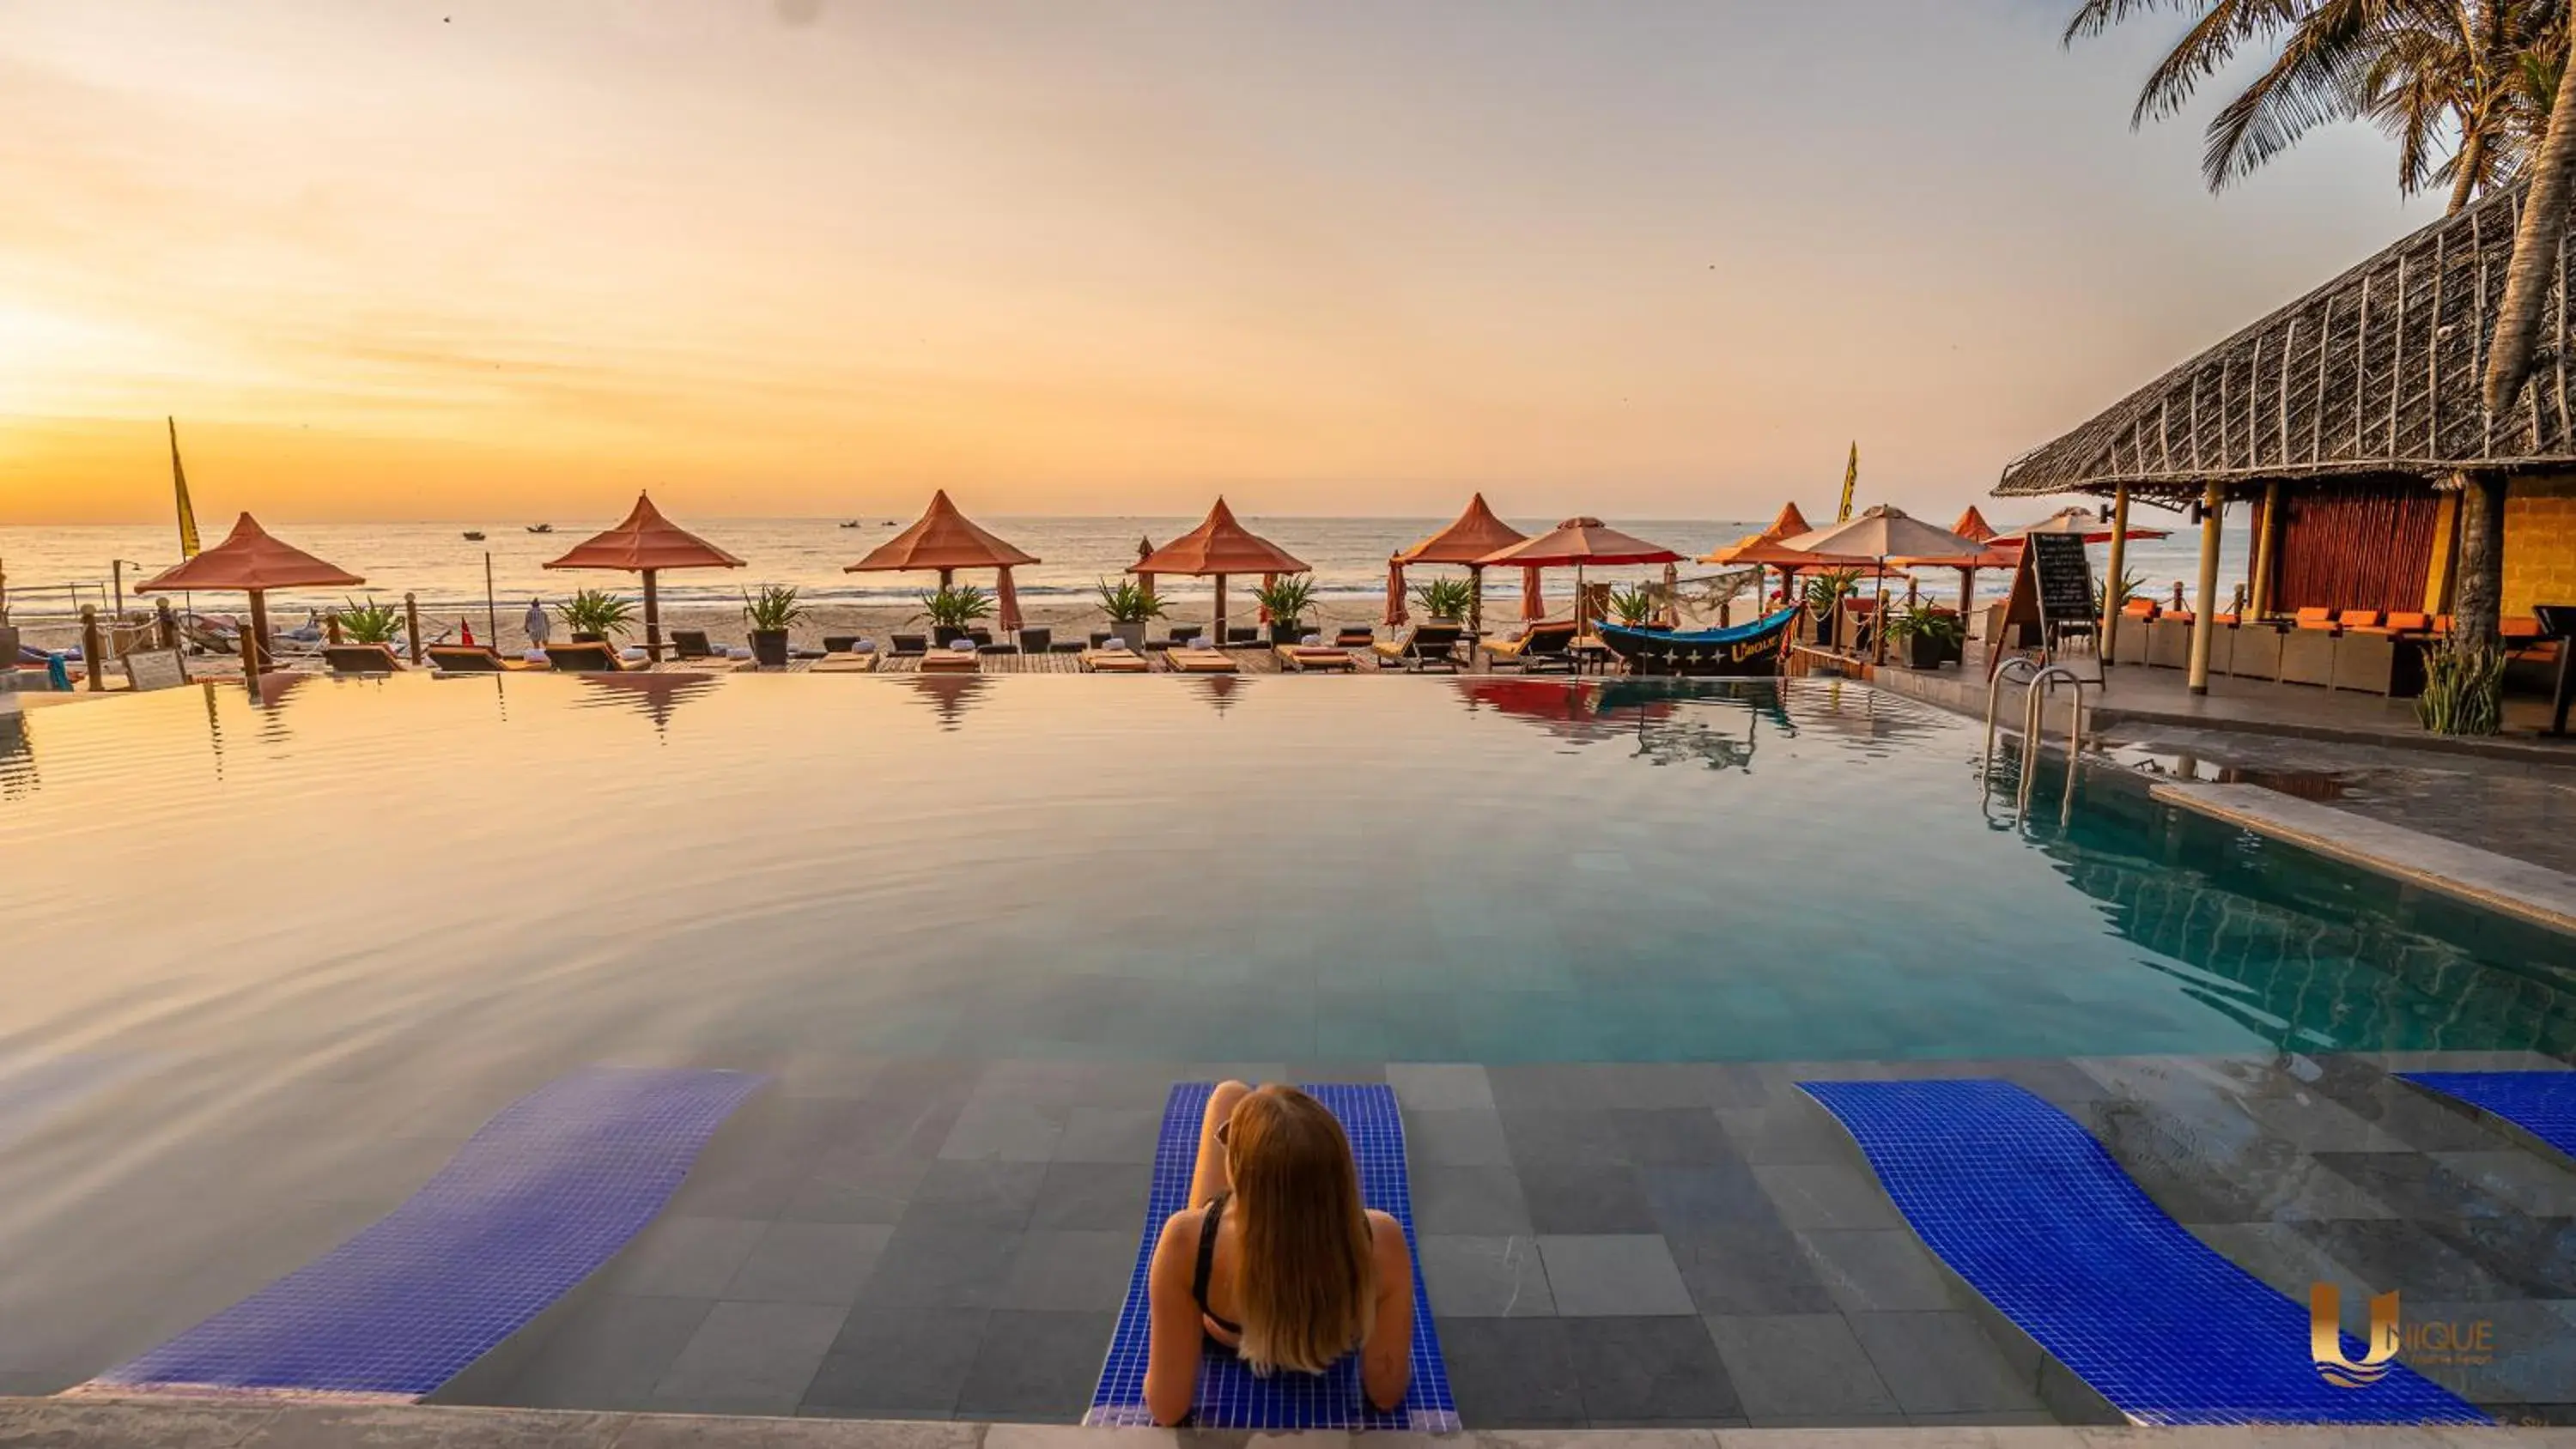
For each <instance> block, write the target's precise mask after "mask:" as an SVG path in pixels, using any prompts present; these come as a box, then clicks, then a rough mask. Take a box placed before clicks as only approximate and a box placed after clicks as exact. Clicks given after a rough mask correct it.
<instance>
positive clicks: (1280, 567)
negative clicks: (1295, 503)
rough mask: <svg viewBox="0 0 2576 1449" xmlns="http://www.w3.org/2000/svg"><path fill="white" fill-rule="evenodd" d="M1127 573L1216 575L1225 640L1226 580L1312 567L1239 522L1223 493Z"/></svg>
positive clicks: (1219, 632)
mask: <svg viewBox="0 0 2576 1449" xmlns="http://www.w3.org/2000/svg"><path fill="white" fill-rule="evenodd" d="M1127 572H1129V573H1131V574H1135V575H1137V576H1138V577H1140V578H1142V577H1145V576H1147V575H1152V574H1187V575H1189V576H1191V577H1193V578H1209V577H1213V578H1214V579H1215V580H1216V615H1215V617H1216V622H1215V623H1214V624H1211V625H1210V626H1209V627H1210V628H1211V629H1213V630H1215V631H1216V633H1215V637H1216V639H1217V641H1218V642H1219V643H1222V642H1224V640H1225V581H1226V579H1227V578H1228V577H1230V576H1232V575H1234V574H1260V575H1262V576H1264V577H1265V578H1267V577H1275V576H1277V575H1279V574H1302V573H1306V572H1308V569H1307V567H1306V564H1305V563H1304V562H1303V561H1302V560H1300V559H1299V558H1298V557H1297V556H1296V555H1295V554H1292V553H1290V552H1289V551H1288V550H1286V549H1284V548H1281V547H1280V546H1279V545H1277V544H1275V543H1272V542H1271V541H1270V540H1268V539H1266V538H1263V537H1262V536H1261V535H1259V534H1257V533H1254V532H1253V531H1252V530H1251V529H1248V528H1246V527H1244V526H1243V525H1242V524H1240V523H1237V522H1235V520H1234V510H1232V509H1230V508H1228V507H1226V506H1225V500H1224V499H1223V498H1219V499H1218V500H1217V501H1216V507H1214V508H1211V509H1209V510H1208V516H1207V517H1206V519H1204V520H1203V521H1201V522H1200V524H1199V526H1198V527H1196V528H1193V529H1191V530H1190V531H1189V532H1187V533H1185V534H1182V535H1181V536H1180V537H1178V538H1176V539H1173V540H1172V541H1171V542H1170V543H1167V544H1164V545H1163V546H1162V547H1161V548H1158V549H1156V550H1154V551H1153V552H1152V553H1150V554H1147V555H1146V556H1145V557H1143V558H1140V559H1138V560H1137V561H1136V562H1135V563H1133V564H1131V565H1129V566H1128V569H1127Z"/></svg>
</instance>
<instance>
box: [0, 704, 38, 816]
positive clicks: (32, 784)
mask: <svg viewBox="0 0 2576 1449" xmlns="http://www.w3.org/2000/svg"><path fill="white" fill-rule="evenodd" d="M43 785H44V782H43V781H42V780H40V779H38V778H37V775H36V751H35V747H34V746H33V745H31V744H30V743H28V740H27V717H26V716H25V715H23V714H19V713H16V712H14V711H13V712H11V713H9V714H0V799H16V798H17V797H19V796H21V795H32V794H34V793H36V791H37V790H39V789H41V788H43Z"/></svg>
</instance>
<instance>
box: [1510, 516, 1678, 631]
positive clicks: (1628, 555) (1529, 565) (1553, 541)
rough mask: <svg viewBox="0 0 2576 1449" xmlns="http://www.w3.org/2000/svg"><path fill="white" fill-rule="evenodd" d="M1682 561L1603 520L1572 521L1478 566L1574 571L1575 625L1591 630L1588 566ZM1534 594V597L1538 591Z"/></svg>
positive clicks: (1656, 544) (1523, 541)
mask: <svg viewBox="0 0 2576 1449" xmlns="http://www.w3.org/2000/svg"><path fill="white" fill-rule="evenodd" d="M1681 557H1682V556H1681V555H1680V554H1678V553H1675V552H1673V551H1672V550H1671V549H1668V548H1666V547H1664V546H1663V545H1662V544H1659V543H1648V542H1646V541H1645V540H1644V539H1642V538H1638V537H1636V536H1634V535H1632V534H1626V533H1621V532H1620V531H1619V530H1617V529H1615V528H1611V527H1609V526H1607V525H1605V524H1604V523H1602V521H1601V520H1600V519H1597V518H1569V519H1567V520H1565V521H1564V522H1563V523H1560V524H1558V525H1557V526H1556V527H1554V528H1552V529H1549V530H1548V531H1547V532H1545V533H1542V534H1540V535H1539V536H1538V537H1536V538H1526V539H1523V540H1521V541H1520V542H1519V543H1516V544H1513V545H1512V546H1510V547H1509V548H1504V549H1497V550H1496V551H1494V552H1492V553H1489V554H1487V555H1485V556H1484V557H1483V558H1482V559H1479V560H1477V562H1479V563H1484V564H1489V565H1490V564H1517V565H1519V566H1520V567H1521V568H1523V569H1526V570H1531V571H1535V570H1538V569H1544V568H1566V567H1571V568H1573V570H1574V608H1575V616H1576V617H1575V623H1576V625H1577V626H1578V627H1582V628H1589V627H1590V626H1591V623H1592V621H1591V620H1590V619H1588V618H1585V617H1583V616H1584V615H1585V614H1588V613H1589V612H1590V611H1589V610H1588V609H1586V608H1584V606H1583V570H1584V569H1585V567H1586V566H1596V567H1601V568H1612V567H1616V566H1618V565H1620V564H1659V563H1679V562H1681ZM1523 577H1525V578H1526V577H1528V575H1527V574H1524V575H1523ZM1531 593H1532V596H1533V597H1535V595H1536V590H1535V589H1533V590H1532V591H1531Z"/></svg>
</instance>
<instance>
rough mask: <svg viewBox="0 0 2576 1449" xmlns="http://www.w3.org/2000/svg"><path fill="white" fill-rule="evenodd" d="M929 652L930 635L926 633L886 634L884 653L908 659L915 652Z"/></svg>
mask: <svg viewBox="0 0 2576 1449" xmlns="http://www.w3.org/2000/svg"><path fill="white" fill-rule="evenodd" d="M929 652H930V636H929V635H927V634H894V635H889V636H887V640H886V653H888V654H890V655H892V656H894V657H895V658H897V659H909V658H911V657H912V656H914V655H916V654H927V653H929Z"/></svg>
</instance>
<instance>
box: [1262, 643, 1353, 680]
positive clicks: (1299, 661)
mask: <svg viewBox="0 0 2576 1449" xmlns="http://www.w3.org/2000/svg"><path fill="white" fill-rule="evenodd" d="M1271 652H1273V653H1275V654H1277V655H1278V656H1279V667H1280V668H1281V669H1282V670H1284V671H1286V672H1287V673H1290V674H1309V673H1322V672H1326V671H1340V672H1343V673H1347V672H1349V671H1351V670H1353V669H1356V668H1358V667H1359V661H1358V660H1356V659H1353V658H1352V657H1351V652H1350V651H1349V650H1347V649H1328V648H1326V647H1325V646H1323V645H1321V644H1282V645H1279V646H1278V647H1277V648H1276V649H1274V650H1272V651H1271Z"/></svg>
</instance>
